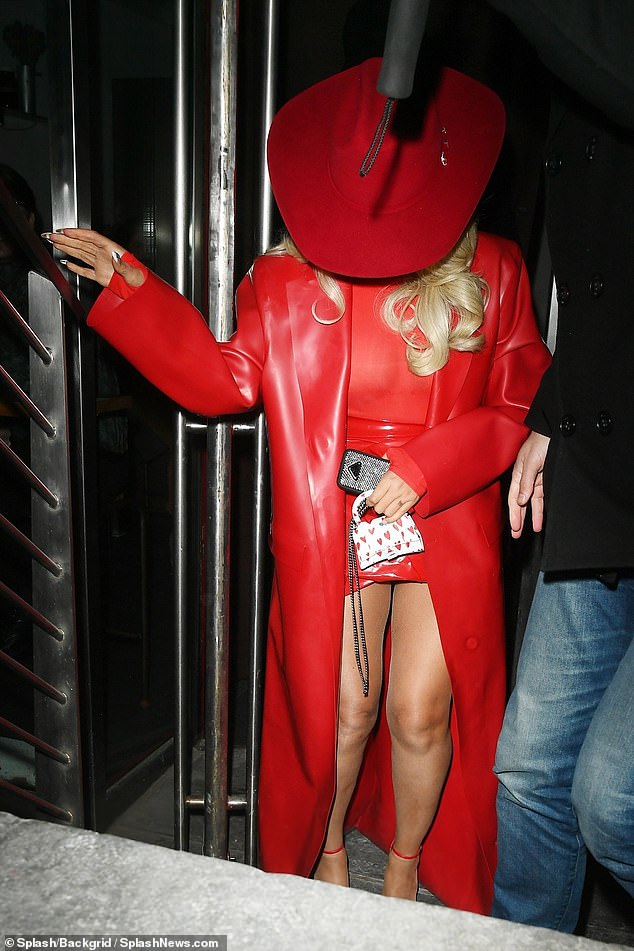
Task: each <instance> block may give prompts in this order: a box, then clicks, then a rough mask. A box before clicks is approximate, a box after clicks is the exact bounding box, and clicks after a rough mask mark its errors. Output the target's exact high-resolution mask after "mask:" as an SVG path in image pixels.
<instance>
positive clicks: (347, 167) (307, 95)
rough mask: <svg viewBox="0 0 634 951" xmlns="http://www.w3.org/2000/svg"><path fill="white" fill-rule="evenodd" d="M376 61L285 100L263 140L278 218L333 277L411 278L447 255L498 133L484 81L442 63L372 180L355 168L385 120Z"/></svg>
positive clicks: (392, 130)
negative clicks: (414, 118)
mask: <svg viewBox="0 0 634 951" xmlns="http://www.w3.org/2000/svg"><path fill="white" fill-rule="evenodd" d="M380 65H381V60H380V59H374V60H368V61H366V62H365V63H363V64H361V66H356V67H354V68H352V69H349V70H346V71H345V72H343V73H338V74H337V75H336V76H332V77H330V78H329V79H326V80H324V81H323V82H320V83H317V84H316V85H315V86H311V87H310V88H309V89H307V90H305V91H304V92H302V93H300V94H299V95H298V96H296V97H295V98H294V99H291V100H290V101H289V102H288V103H286V105H284V106H283V107H282V109H281V110H280V111H279V112H278V114H277V115H276V117H275V119H274V120H273V123H272V125H271V130H270V133H269V139H268V163H269V174H270V178H271V185H272V188H273V193H274V195H275V199H276V201H277V204H278V207H279V210H280V214H281V215H282V218H283V219H284V223H285V225H286V227H287V228H288V230H289V233H290V235H291V237H292V238H293V240H294V241H295V243H296V244H297V246H298V248H299V250H300V251H301V253H302V254H303V255H304V256H305V257H306V258H307V259H308V260H309V261H311V262H312V263H313V264H315V265H317V266H318V267H320V268H323V269H324V270H327V271H331V272H333V273H335V274H341V275H346V276H349V277H360V278H378V277H392V276H396V275H402V274H411V273H413V272H415V271H418V270H421V269H422V268H425V267H428V266H429V265H431V264H434V263H435V262H436V261H439V260H440V259H441V258H443V257H445V255H447V254H448V253H449V252H450V251H451V249H452V248H453V247H454V246H455V244H456V243H457V242H458V240H459V239H460V237H461V235H462V234H463V232H464V230H465V229H466V227H467V226H468V224H469V222H470V221H471V218H472V217H473V214H474V211H475V209H476V206H477V204H478V202H479V200H480V198H481V197H482V193H483V192H484V189H485V187H486V185H487V182H488V180H489V178H490V175H491V172H492V171H493V168H494V166H495V162H496V160H497V157H498V154H499V151H500V148H501V144H502V139H503V136H504V125H505V122H504V107H503V106H502V103H501V102H500V100H499V98H498V97H497V95H496V94H495V93H494V92H493V91H492V90H490V89H489V88H488V87H486V86H484V85H482V83H479V82H477V81H476V80H474V79H472V78H470V77H468V76H465V75H463V74H462V73H459V72H457V71H456V70H453V69H449V68H444V69H442V70H441V71H440V73H439V75H438V79H437V82H436V84H435V87H434V89H433V91H432V92H431V96H430V97H429V98H428V100H427V102H426V103H425V104H424V106H421V108H420V110H419V112H421V118H420V122H419V124H418V127H417V128H416V129H415V131H413V132H412V129H411V128H410V129H409V131H407V132H405V133H403V132H402V130H400V129H399V122H398V119H399V109H402V108H403V104H402V103H401V102H399V103H396V104H395V108H396V116H395V117H394V118H393V119H392V121H391V123H390V125H389V126H388V130H387V133H386V135H385V138H384V139H383V143H382V145H381V148H380V149H379V152H378V155H377V158H376V161H375V163H374V165H373V167H372V169H371V171H370V172H369V174H368V175H366V176H365V177H362V176H360V175H359V168H360V166H361V163H362V161H363V158H364V155H365V153H366V151H367V149H368V147H369V145H370V142H371V141H372V137H373V135H374V132H375V130H376V127H377V124H378V122H379V120H380V118H381V115H382V112H383V109H384V106H385V102H386V100H385V97H383V96H381V95H380V94H379V93H377V92H376V79H377V77H378V73H379V69H380Z"/></svg>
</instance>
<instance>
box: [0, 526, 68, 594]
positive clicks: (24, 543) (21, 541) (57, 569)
mask: <svg viewBox="0 0 634 951" xmlns="http://www.w3.org/2000/svg"><path fill="white" fill-rule="evenodd" d="M0 528H3V529H4V530H5V532H7V533H8V534H9V535H10V536H11V538H13V539H14V541H16V542H17V544H18V545H20V547H21V548H23V549H24V550H25V551H26V553H27V554H28V555H30V556H31V558H33V559H35V561H37V562H39V563H40V565H42V567H43V568H46V570H47V571H50V573H51V574H52V575H55V577H56V578H58V577H59V576H60V575H61V573H62V566H61V565H58V564H57V562H55V561H53V559H52V558H49V557H48V555H47V554H46V552H43V551H42V549H41V548H38V547H37V545H34V544H33V542H32V541H31V539H30V538H28V537H27V536H26V535H24V534H23V532H21V531H20V529H19V528H17V527H16V526H15V525H14V524H13V522H10V521H9V519H8V518H5V516H4V515H3V514H2V512H0Z"/></svg>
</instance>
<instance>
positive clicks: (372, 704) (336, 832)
mask: <svg viewBox="0 0 634 951" xmlns="http://www.w3.org/2000/svg"><path fill="white" fill-rule="evenodd" d="M391 594H392V591H391V585H389V584H372V585H368V586H367V587H366V588H363V590H362V592H361V598H362V603H363V622H364V627H365V636H366V643H367V647H368V661H369V668H370V678H369V694H368V696H367V697H364V696H363V688H362V686H361V678H360V676H359V671H358V670H357V664H356V660H355V656H354V649H353V634H352V620H351V609H350V598H349V597H348V598H346V600H345V607H344V623H343V646H342V659H341V687H340V692H339V724H338V732H337V790H336V793H335V801H334V803H333V807H332V812H331V814H330V821H329V823H328V830H327V833H326V841H325V843H324V849H325V850H334V849H338V848H339V846H340V845H341V844H342V842H343V823H344V819H345V816H346V812H347V811H348V805H349V803H350V799H351V798H352V793H353V792H354V787H355V786H356V783H357V777H358V775H359V769H360V767H361V761H362V759H363V753H364V750H365V744H366V742H367V739H368V736H369V735H370V731H371V730H372V727H373V726H374V724H375V722H376V717H377V712H378V706H379V694H380V692H381V680H382V668H383V663H382V653H383V636H384V634H385V625H386V623H387V617H388V614H389V610H390V599H391ZM314 877H315V878H316V879H318V880H320V881H324V882H334V883H335V884H337V885H347V884H348V863H347V857H346V853H345V851H344V852H337V853H336V854H334V855H326V854H323V853H322V856H321V858H320V860H319V862H318V863H317V866H316V868H315V874H314Z"/></svg>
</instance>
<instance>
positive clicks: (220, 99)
mask: <svg viewBox="0 0 634 951" xmlns="http://www.w3.org/2000/svg"><path fill="white" fill-rule="evenodd" d="M207 10H208V14H207V15H208V23H209V31H210V32H209V60H210V64H211V70H210V76H209V96H210V104H211V121H210V128H209V165H208V167H209V205H208V241H209V245H208V265H209V267H208V313H209V323H210V326H211V329H212V330H213V332H214V334H215V336H216V338H217V339H218V340H226V339H227V338H228V336H229V335H230V333H231V328H232V324H233V251H234V231H233V223H234V176H235V133H236V94H235V90H236V47H237V36H236V28H237V0H217V2H215V3H209V2H208V3H207ZM230 459H231V453H230V427H229V425H228V424H227V423H217V424H216V425H214V426H210V427H209V432H208V437H207V464H208V490H207V520H206V542H207V545H206V565H205V567H206V571H205V574H206V583H205V593H206V598H207V605H208V611H207V630H206V645H207V646H206V675H205V684H206V692H207V697H206V720H205V815H204V846H203V851H204V853H205V854H206V855H214V856H218V857H222V858H224V857H226V854H227V782H228V780H227V760H228V735H229V725H228V708H229V701H228V666H229V665H228V640H229V637H228V614H229V612H228V599H229V558H228V556H229V543H228V539H229V507H230V506H229V503H230V478H229V469H230Z"/></svg>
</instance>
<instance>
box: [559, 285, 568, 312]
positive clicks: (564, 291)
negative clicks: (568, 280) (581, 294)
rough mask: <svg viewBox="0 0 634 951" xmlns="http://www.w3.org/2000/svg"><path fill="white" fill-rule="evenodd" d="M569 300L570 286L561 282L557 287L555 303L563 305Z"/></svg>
mask: <svg viewBox="0 0 634 951" xmlns="http://www.w3.org/2000/svg"><path fill="white" fill-rule="evenodd" d="M569 300H570V288H569V287H568V285H567V284H562V285H561V287H558V288H557V303H558V304H561V306H562V307H565V306H566V304H567V303H568V301H569Z"/></svg>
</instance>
